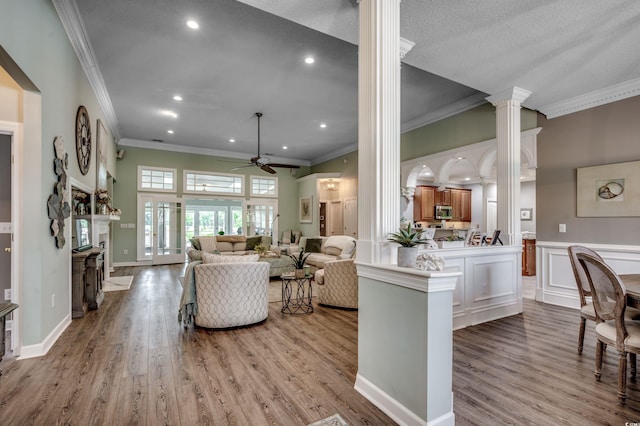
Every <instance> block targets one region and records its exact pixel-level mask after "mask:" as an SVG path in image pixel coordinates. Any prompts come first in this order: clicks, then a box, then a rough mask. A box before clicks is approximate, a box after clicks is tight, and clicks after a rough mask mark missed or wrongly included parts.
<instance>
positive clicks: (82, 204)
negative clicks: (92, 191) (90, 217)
mask: <svg viewBox="0 0 640 426" xmlns="http://www.w3.org/2000/svg"><path fill="white" fill-rule="evenodd" d="M71 200H72V202H73V210H74V211H75V212H76V214H77V215H78V216H84V215H87V214H89V213H90V212H89V210H88V206H89V204H90V200H89V194H87V193H86V192H84V191H80V190H79V189H72V190H71Z"/></svg>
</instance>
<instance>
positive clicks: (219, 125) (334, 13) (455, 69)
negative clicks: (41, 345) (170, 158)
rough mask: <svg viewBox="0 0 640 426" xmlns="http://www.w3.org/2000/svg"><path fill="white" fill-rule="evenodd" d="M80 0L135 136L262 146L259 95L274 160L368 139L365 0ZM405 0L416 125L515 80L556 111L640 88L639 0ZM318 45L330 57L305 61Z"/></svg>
mask: <svg viewBox="0 0 640 426" xmlns="http://www.w3.org/2000/svg"><path fill="white" fill-rule="evenodd" d="M53 1H54V4H56V7H58V4H60V3H67V2H70V1H71V0H53ZM71 3H72V4H73V2H71ZM76 4H77V8H78V10H79V13H80V22H81V24H82V26H81V27H80V28H82V29H83V32H84V34H85V36H86V38H87V40H88V47H87V49H88V50H90V51H91V54H92V55H93V57H95V60H96V62H97V66H98V69H99V72H100V74H101V77H102V78H103V81H104V88H105V89H106V93H107V94H108V98H109V99H110V101H111V104H112V105H113V111H114V113H115V114H114V119H113V120H111V122H110V124H112V127H114V126H115V129H114V134H116V135H118V136H119V137H120V138H121V139H122V140H123V142H124V143H129V144H139V145H140V144H141V145H143V146H169V145H171V146H174V147H175V146H178V147H185V149H196V150H197V149H207V150H215V151H216V152H218V153H222V154H228V155H229V156H231V157H245V158H248V157H250V156H252V155H254V154H255V153H256V149H257V122H256V119H255V115H254V113H255V112H258V111H259V112H263V113H264V117H263V119H262V126H261V129H262V132H261V144H262V149H261V151H262V154H265V153H268V154H270V156H271V158H272V160H274V161H278V162H283V161H282V160H288V161H289V162H291V163H294V164H305V163H308V162H312V163H315V162H318V161H320V160H322V159H327V158H330V157H332V156H335V155H338V154H339V153H341V152H348V151H349V150H353V149H355V147H356V143H357V117H358V115H357V46H356V44H357V37H358V5H357V2H356V1H355V0H323V1H308V0H238V1H236V0H216V1H205V0H182V1H170V0H136V1H130V0H110V1H108V2H107V1H103V0H76ZM254 6H255V7H254ZM400 8H401V31H400V33H401V36H402V37H404V38H406V39H409V40H411V41H412V42H415V43H416V45H415V46H414V47H413V49H412V50H411V51H410V52H409V53H408V54H407V55H406V57H405V58H404V60H403V65H402V114H401V120H402V124H403V129H405V130H406V129H410V128H414V127H416V126H419V125H422V124H424V123H428V122H430V121H433V120H434V119H436V118H439V117H446V116H447V115H449V114H451V113H454V112H458V111H460V110H464V109H465V108H469V107H471V106H474V105H478V104H479V103H480V102H482V99H484V97H486V95H487V94H494V93H497V92H500V91H502V90H505V89H508V88H511V87H513V86H518V87H521V88H523V89H526V90H529V91H531V92H532V94H531V96H530V97H529V98H528V99H527V100H526V101H525V103H524V105H525V106H527V107H529V108H531V109H538V110H540V111H541V112H543V113H545V114H550V116H554V115H560V114H562V113H567V112H571V111H574V110H578V109H579V108H581V107H584V106H585V105H586V106H592V105H597V104H598V103H602V102H603V100H604V101H606V102H608V101H611V100H615V99H618V98H620V97H621V96H623V97H624V96H632V95H635V94H640V91H638V87H639V86H640V71H639V70H640V54H639V53H638V52H639V49H638V48H637V46H638V45H639V44H640V25H637V23H638V22H640V2H637V1H635V0H633V1H631V0H629V1H623V0H618V1H611V2H602V1H600V0H563V1H551V0H529V1H524V0H521V1H517V2H514V1H510V0H483V1H481V2H480V1H449V0H439V1H430V0H402V2H401V3H400ZM187 19H196V20H197V21H198V22H199V23H200V29H199V30H198V31H193V30H190V29H188V28H187V27H186V26H185V22H186V20H187ZM83 48H84V47H83ZM308 54H311V55H313V56H314V57H315V58H316V62H315V64H313V65H306V64H305V63H304V61H303V60H304V57H305V56H306V55H308ZM174 94H180V95H182V96H183V97H184V101H182V102H175V101H173V100H172V96H173V95H174ZM594 94H595V95H594ZM585 95H586V96H585ZM599 98H600V99H599ZM581 105H582V106H581ZM162 110H172V111H175V112H176V113H177V114H178V117H177V118H171V117H167V116H163V115H162V114H161V113H160V112H161V111H162ZM563 111H564V112H563ZM321 122H325V123H327V128H326V129H320V127H319V124H320V123H321ZM168 129H172V130H174V132H175V133H174V134H173V135H170V134H168V133H167V130H168ZM230 138H234V139H236V141H237V142H236V143H235V144H231V143H229V139H230ZM154 139H160V140H162V141H163V142H161V143H154V142H152V141H153V140H154ZM283 145H286V146H288V148H289V149H287V150H286V151H285V150H283V149H282V146H283Z"/></svg>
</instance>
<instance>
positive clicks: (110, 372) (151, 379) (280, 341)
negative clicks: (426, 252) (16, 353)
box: [0, 265, 394, 425]
mask: <svg viewBox="0 0 640 426" xmlns="http://www.w3.org/2000/svg"><path fill="white" fill-rule="evenodd" d="M183 274H184V265H171V266H156V267H146V268H142V267H136V268H118V269H117V270H116V272H115V273H114V275H134V276H135V278H134V281H133V283H132V286H131V289H130V290H129V291H119V292H108V293H106V294H105V299H104V302H103V304H102V305H101V306H100V308H99V309H98V310H96V311H90V312H89V313H88V315H87V316H86V317H84V318H82V319H77V320H74V321H73V322H72V324H71V326H70V327H69V328H68V329H67V330H66V331H65V332H64V333H63V335H62V336H61V337H60V339H59V340H58V341H57V342H56V344H55V345H54V347H53V348H52V349H51V350H50V351H49V353H48V354H47V355H46V356H44V357H41V358H37V359H29V360H23V361H16V360H15V359H11V358H9V359H4V360H3V361H2V363H1V364H0V368H2V369H3V370H4V373H3V375H2V377H0V425H28V424H34V425H50V424H51V425H53V424H74V425H92V424H95V425H102V424H118V425H119V424H126V425H129V424H142V425H160V424H166V425H200V424H202V425H306V424H309V423H312V422H315V421H317V420H319V419H323V418H326V417H329V416H331V415H333V414H335V413H339V414H340V415H341V416H342V418H343V419H345V420H346V421H347V422H348V423H349V424H350V425H358V424H367V425H386V424H394V422H393V421H392V420H391V419H389V418H388V417H387V416H386V415H385V414H384V413H382V412H381V411H380V410H378V409H377V408H376V407H375V406H373V405H372V404H371V403H370V402H369V401H367V400H366V399H365V398H364V397H362V396H361V395H360V394H358V393H357V392H356V391H355V390H354V389H353V384H354V382H355V376H356V373H357V342H358V334H357V312H355V311H345V310H338V309H331V308H326V307H321V306H315V311H314V313H313V314H311V315H302V316H290V315H282V314H281V313H280V312H279V309H280V303H270V304H269V305H270V306H269V309H270V310H269V318H268V319H267V320H266V321H265V322H264V323H261V324H258V325H255V326H251V327H246V328H237V329H232V330H227V331H213V330H206V329H200V328H196V329H193V328H189V329H184V328H183V327H182V326H181V325H180V324H179V323H178V320H177V312H178V303H179V300H180V295H181V291H182V287H181V286H180V283H179V281H178V277H180V276H182V275H183Z"/></svg>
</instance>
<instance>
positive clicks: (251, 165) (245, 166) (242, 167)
mask: <svg viewBox="0 0 640 426" xmlns="http://www.w3.org/2000/svg"><path fill="white" fill-rule="evenodd" d="M254 165H255V164H245V165H244V166H238V167H234V168H233V169H231V171H234V170H240V169H244V168H247V167H253V166H254Z"/></svg>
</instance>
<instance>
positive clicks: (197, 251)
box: [187, 235, 281, 262]
mask: <svg viewBox="0 0 640 426" xmlns="http://www.w3.org/2000/svg"><path fill="white" fill-rule="evenodd" d="M248 241H250V242H251V243H255V242H259V244H262V245H263V246H265V247H267V249H268V250H269V251H272V252H275V253H278V254H280V252H281V249H280V247H278V246H272V245H271V237H270V236H268V235H256V236H253V237H247V236H245V235H217V236H196V237H193V238H192V239H191V245H192V246H191V247H189V248H188V249H187V257H188V258H189V262H193V261H194V260H202V253H203V252H204V253H219V254H234V255H244V254H250V253H254V251H253V248H252V247H247V242H248ZM247 248H249V250H247Z"/></svg>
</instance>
